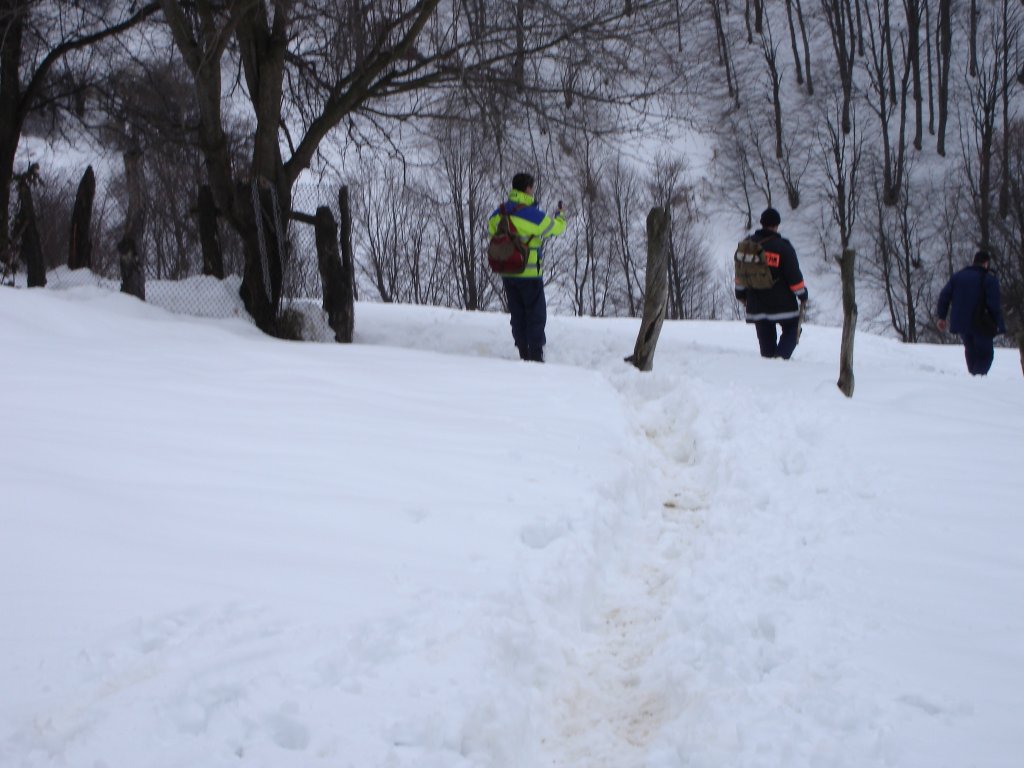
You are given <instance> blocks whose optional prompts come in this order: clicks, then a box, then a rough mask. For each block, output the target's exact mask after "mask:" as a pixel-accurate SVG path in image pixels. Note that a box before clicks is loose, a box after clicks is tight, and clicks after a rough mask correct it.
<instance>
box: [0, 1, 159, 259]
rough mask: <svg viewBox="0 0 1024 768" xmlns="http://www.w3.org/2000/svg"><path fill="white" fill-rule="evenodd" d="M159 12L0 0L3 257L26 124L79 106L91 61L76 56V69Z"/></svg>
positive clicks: (0, 230) (0, 251)
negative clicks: (92, 51) (94, 50)
mask: <svg viewBox="0 0 1024 768" xmlns="http://www.w3.org/2000/svg"><path fill="white" fill-rule="evenodd" d="M156 11H157V5H156V3H155V2H154V3H148V4H145V5H141V6H140V5H137V4H136V3H132V4H129V5H126V4H123V3H97V2H90V0H65V1H64V2H61V3H49V2H45V0H0V258H2V257H3V254H4V253H6V252H7V251H8V248H9V242H10V239H9V238H10V222H9V219H8V217H9V210H10V203H11V197H10V194H11V182H12V180H13V178H14V162H15V156H16V154H17V151H18V145H19V144H20V141H21V137H22V134H23V132H24V129H25V126H26V121H27V120H28V119H29V117H30V115H32V114H37V113H40V112H42V111H44V110H50V109H56V108H58V107H61V106H64V107H68V108H73V107H75V106H76V105H77V104H79V103H80V98H81V93H82V92H83V90H84V87H85V83H86V82H88V79H89V77H90V69H89V66H88V65H90V64H91V63H92V62H91V61H90V60H89V59H88V58H87V57H77V58H76V60H75V69H74V70H72V69H71V65H70V64H68V60H69V58H70V57H71V56H72V54H75V53H76V52H80V51H83V50H85V49H88V48H90V47H91V46H95V45H98V44H100V43H102V42H103V41H105V40H109V39H111V38H114V37H116V36H118V35H121V34H124V33H126V32H128V31H129V30H131V29H133V28H134V27H136V26H137V25H139V24H141V23H142V22H143V21H145V20H146V19H147V18H149V17H150V16H152V15H153V14H154V13H155V12H156ZM104 63H106V62H104ZM65 64H67V71H66V72H61V73H60V74H61V75H62V77H61V78H56V77H55V73H56V71H57V69H58V68H59V67H61V66H62V65H65ZM80 65H82V66H80Z"/></svg>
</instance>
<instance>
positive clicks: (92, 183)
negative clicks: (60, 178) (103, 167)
mask: <svg viewBox="0 0 1024 768" xmlns="http://www.w3.org/2000/svg"><path fill="white" fill-rule="evenodd" d="M95 199H96V174H95V173H93V170H92V166H91V165H90V166H89V167H88V168H86V169H85V174H84V175H83V176H82V180H81V181H80V182H79V183H78V194H77V195H75V209H74V211H73V212H72V214H71V237H70V238H69V240H68V268H69V269H92V208H93V202H94V201H95Z"/></svg>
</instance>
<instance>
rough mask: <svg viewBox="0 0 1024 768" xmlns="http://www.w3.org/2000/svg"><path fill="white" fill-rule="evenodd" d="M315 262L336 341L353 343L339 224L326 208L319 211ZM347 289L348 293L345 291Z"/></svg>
mask: <svg viewBox="0 0 1024 768" xmlns="http://www.w3.org/2000/svg"><path fill="white" fill-rule="evenodd" d="M313 226H314V228H315V230H316V260H317V265H318V266H319V267H320V283H321V285H322V287H323V299H324V311H325V312H326V313H327V323H328V324H329V325H330V326H331V328H332V329H333V330H334V340H335V341H338V342H340V343H343V344H349V343H351V342H352V292H351V286H349V285H347V281H346V280H345V279H344V268H343V266H342V262H341V256H340V255H339V253H338V223H337V222H336V221H335V220H334V216H333V215H332V214H331V209H330V208H328V207H327V206H325V205H322V206H320V207H319V208H317V209H316V223H315V224H314V225H313ZM346 289H348V290H346Z"/></svg>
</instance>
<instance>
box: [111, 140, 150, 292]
mask: <svg viewBox="0 0 1024 768" xmlns="http://www.w3.org/2000/svg"><path fill="white" fill-rule="evenodd" d="M124 175H125V187H126V188H127V191H128V218H127V220H126V221H125V227H124V237H122V238H121V241H120V242H119V243H118V244H117V252H118V254H119V255H120V262H121V292H122V293H128V294H131V295H132V296H134V297H135V298H137V299H140V300H142V301H145V300H146V271H145V259H144V258H143V250H142V249H143V246H144V241H145V235H146V206H145V194H146V192H145V184H146V179H145V177H144V175H143V171H142V152H141V151H140V150H138V149H130V150H128V151H127V152H125V153H124Z"/></svg>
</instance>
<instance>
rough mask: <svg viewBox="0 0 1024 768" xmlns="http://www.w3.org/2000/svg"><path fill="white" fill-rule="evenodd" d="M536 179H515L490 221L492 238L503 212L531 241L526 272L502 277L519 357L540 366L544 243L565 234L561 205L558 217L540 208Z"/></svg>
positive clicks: (544, 311) (525, 175) (544, 316)
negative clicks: (535, 192)
mask: <svg viewBox="0 0 1024 768" xmlns="http://www.w3.org/2000/svg"><path fill="white" fill-rule="evenodd" d="M533 185H534V178H533V176H531V175H530V174H528V173H517V174H516V175H515V176H513V177H512V191H511V192H509V195H508V200H507V201H505V202H504V203H502V204H501V205H500V206H498V207H497V208H495V209H494V213H492V214H491V217H490V219H489V220H488V222H487V229H488V231H489V232H490V234H491V235H492V236H493V235H494V233H495V232H496V231H497V229H498V222H499V221H500V220H501V216H502V212H503V211H504V212H506V213H507V214H508V215H509V219H510V221H511V223H512V225H513V226H514V227H515V231H516V232H517V233H518V234H519V235H521V236H522V237H523V238H524V239H527V238H529V240H528V242H529V246H530V256H529V259H528V260H527V262H526V269H524V270H523V271H522V272H520V273H519V274H515V275H502V276H501V282H502V284H503V286H504V288H505V298H506V300H507V301H508V309H509V313H510V314H511V316H512V320H511V323H512V339H513V340H514V341H515V343H516V348H517V349H518V350H519V357H520V358H521V359H523V360H530V361H533V362H537V363H543V362H544V344H545V343H546V342H547V338H546V337H545V335H544V326H545V325H546V324H547V303H546V301H545V299H544V240H545V239H547V238H549V237H554V236H555V235H560V234H562V233H563V232H564V231H565V218H564V217H563V216H562V203H561V202H559V203H558V209H557V210H556V211H555V217H554V218H551V217H550V216H548V215H547V214H546V213H544V211H542V210H541V209H540V208H538V207H537V202H536V201H535V200H534V198H533Z"/></svg>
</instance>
